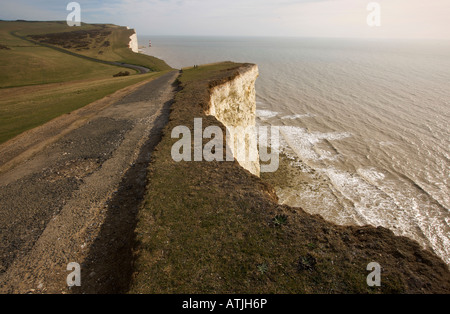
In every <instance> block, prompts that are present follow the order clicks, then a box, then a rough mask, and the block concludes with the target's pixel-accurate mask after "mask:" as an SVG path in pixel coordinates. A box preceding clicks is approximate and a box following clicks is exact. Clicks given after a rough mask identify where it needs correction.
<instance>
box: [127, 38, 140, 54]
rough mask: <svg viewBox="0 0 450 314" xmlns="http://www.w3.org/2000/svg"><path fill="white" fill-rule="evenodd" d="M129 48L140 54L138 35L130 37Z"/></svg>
mask: <svg viewBox="0 0 450 314" xmlns="http://www.w3.org/2000/svg"><path fill="white" fill-rule="evenodd" d="M128 47H129V48H130V49H131V50H132V51H133V52H136V53H138V52H139V44H138V38H137V34H136V33H134V34H133V35H131V36H130V43H129V44H128Z"/></svg>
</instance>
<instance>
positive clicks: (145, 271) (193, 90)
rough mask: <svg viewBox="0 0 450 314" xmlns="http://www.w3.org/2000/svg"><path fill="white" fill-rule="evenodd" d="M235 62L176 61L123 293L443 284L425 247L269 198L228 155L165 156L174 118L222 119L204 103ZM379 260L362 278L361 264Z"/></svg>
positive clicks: (441, 268)
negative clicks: (372, 278) (171, 97)
mask: <svg viewBox="0 0 450 314" xmlns="http://www.w3.org/2000/svg"><path fill="white" fill-rule="evenodd" d="M241 66H243V65H242V64H234V63H229V62H227V63H221V64H214V65H210V66H200V67H198V68H192V69H185V70H184V71H183V73H182V75H181V77H180V78H179V82H180V91H179V92H178V94H177V96H176V99H175V103H174V104H173V106H172V112H171V115H170V122H169V124H168V125H167V126H166V128H165V131H164V136H163V138H162V141H161V143H160V144H159V145H158V146H157V148H156V151H155V152H154V154H153V158H152V162H151V165H150V169H149V170H150V171H149V173H150V174H149V185H148V192H147V195H146V199H145V203H144V205H143V207H142V209H141V212H140V214H139V217H138V219H139V221H138V224H137V229H136V236H137V246H136V250H135V256H136V260H135V271H136V272H135V275H134V278H133V281H132V284H131V287H130V291H129V292H130V293H449V292H450V272H449V270H448V268H447V266H446V265H445V264H444V263H443V262H442V261H441V260H440V259H439V258H438V257H436V256H435V255H434V254H432V253H430V252H428V251H424V250H422V249H421V248H420V247H419V245H418V244H417V243H416V242H414V241H411V240H409V239H407V238H403V237H396V236H394V234H393V233H392V232H391V231H389V230H387V229H384V228H374V227H370V226H367V227H341V226H336V225H334V224H331V223H328V222H326V221H325V220H323V219H322V218H321V217H319V216H311V215H309V214H307V213H305V212H304V211H303V210H302V209H301V208H292V207H289V206H282V205H278V204H277V199H276V195H275V193H274V192H273V189H272V188H271V187H270V186H269V185H268V184H266V183H264V182H263V181H262V180H260V179H259V178H257V177H255V176H253V175H251V174H250V173H249V172H248V171H246V170H244V169H243V168H241V167H240V166H239V165H238V163H237V162H235V161H234V162H206V161H202V162H184V161H183V162H179V163H177V162H174V161H173V160H172V158H171V148H172V145H173V144H174V143H175V142H177V141H178V139H172V138H171V131H172V129H173V128H174V127H176V126H180V125H183V126H187V127H188V128H190V130H191V131H192V133H193V122H194V118H202V119H203V128H206V127H208V126H210V125H214V126H221V127H222V129H224V127H223V125H221V123H220V122H219V121H217V120H216V119H215V118H214V117H212V116H206V115H205V113H204V111H203V109H204V108H206V107H207V106H208V101H209V90H210V88H211V87H213V86H215V85H217V84H220V83H221V82H224V81H226V80H230V79H233V77H235V76H236V75H237V74H236V73H237V72H236V69H237V68H238V67H241ZM371 262H377V263H379V264H380V265H381V267H382V273H381V284H382V285H381V287H373V288H372V287H368V285H367V283H366V278H367V276H368V274H369V272H368V271H367V270H366V268H367V265H368V264H369V263H371Z"/></svg>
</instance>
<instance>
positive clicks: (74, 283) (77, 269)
mask: <svg viewBox="0 0 450 314" xmlns="http://www.w3.org/2000/svg"><path fill="white" fill-rule="evenodd" d="M67 270H68V271H72V272H71V273H70V274H69V275H68V276H67V279H66V283H67V286H69V287H80V286H81V266H80V264H78V263H69V264H68V265H67Z"/></svg>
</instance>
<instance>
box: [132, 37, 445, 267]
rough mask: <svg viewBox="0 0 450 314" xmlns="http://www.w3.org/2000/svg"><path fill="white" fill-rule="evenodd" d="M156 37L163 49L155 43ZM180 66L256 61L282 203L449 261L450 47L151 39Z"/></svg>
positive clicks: (159, 53)
mask: <svg viewBox="0 0 450 314" xmlns="http://www.w3.org/2000/svg"><path fill="white" fill-rule="evenodd" d="M150 40H151V43H152V47H148V45H149V41H150ZM139 42H140V45H141V46H143V47H141V52H142V53H145V54H149V55H152V56H156V57H158V58H161V59H163V60H165V61H166V62H167V63H168V64H169V65H171V66H172V67H174V68H177V69H181V68H183V67H190V66H193V65H201V64H206V63H213V62H219V61H235V62H249V63H255V64H257V65H258V67H259V72H260V76H259V78H258V80H257V83H256V93H257V121H258V124H260V125H274V126H279V127H280V133H281V145H282V152H283V156H284V157H283V158H287V159H288V160H289V162H290V169H292V170H295V171H293V172H292V173H293V175H294V178H296V179H292V178H291V179H290V180H291V181H292V182H287V184H280V186H279V187H276V190H277V194H278V196H279V198H280V203H283V204H288V205H291V206H299V207H302V208H303V209H304V210H305V211H306V212H309V213H311V214H319V215H321V216H322V217H324V218H325V219H326V220H328V221H331V222H334V223H336V224H340V225H358V226H362V225H373V226H382V227H385V228H388V229H390V230H392V231H393V232H394V233H395V234H396V235H399V236H406V237H409V238H412V239H414V240H416V241H417V242H419V243H420V244H421V245H422V246H423V247H424V248H429V249H431V250H433V251H434V252H435V253H436V254H437V255H438V256H440V257H441V258H442V259H443V260H444V261H445V262H446V263H447V264H448V265H450V212H449V210H450V195H449V190H450V189H449V188H450V185H449V173H450V172H449V169H450V42H448V41H432V40H393V39H389V40H384V39H383V40H382V39H323V38H320V39H319V38H317V39H316V38H264V37H176V36H141V38H140V41H139Z"/></svg>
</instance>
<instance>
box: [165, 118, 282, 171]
mask: <svg viewBox="0 0 450 314" xmlns="http://www.w3.org/2000/svg"><path fill="white" fill-rule="evenodd" d="M171 136H172V138H178V139H180V140H179V141H177V142H176V143H175V144H174V145H173V146H172V151H171V155H172V159H173V160H174V161H176V162H180V161H209V162H211V161H233V160H234V159H236V160H237V161H238V162H239V163H240V164H241V165H242V164H243V163H259V162H260V161H261V162H262V163H261V165H260V170H261V172H275V171H277V170H278V166H279V147H280V138H279V137H280V131H279V127H277V126H271V127H267V126H261V127H255V126H247V127H243V126H238V127H227V130H226V152H225V154H224V140H225V138H224V132H223V130H222V128H220V127H218V126H208V127H207V128H205V129H204V130H203V121H202V119H201V118H196V119H194V134H193V136H192V132H191V130H190V129H189V128H188V127H187V126H177V127H175V128H174V129H173V130H172V135H171ZM203 139H211V140H210V141H209V142H208V143H206V144H205V145H204V146H203ZM192 143H193V144H194V145H193V147H194V152H193V153H192Z"/></svg>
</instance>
